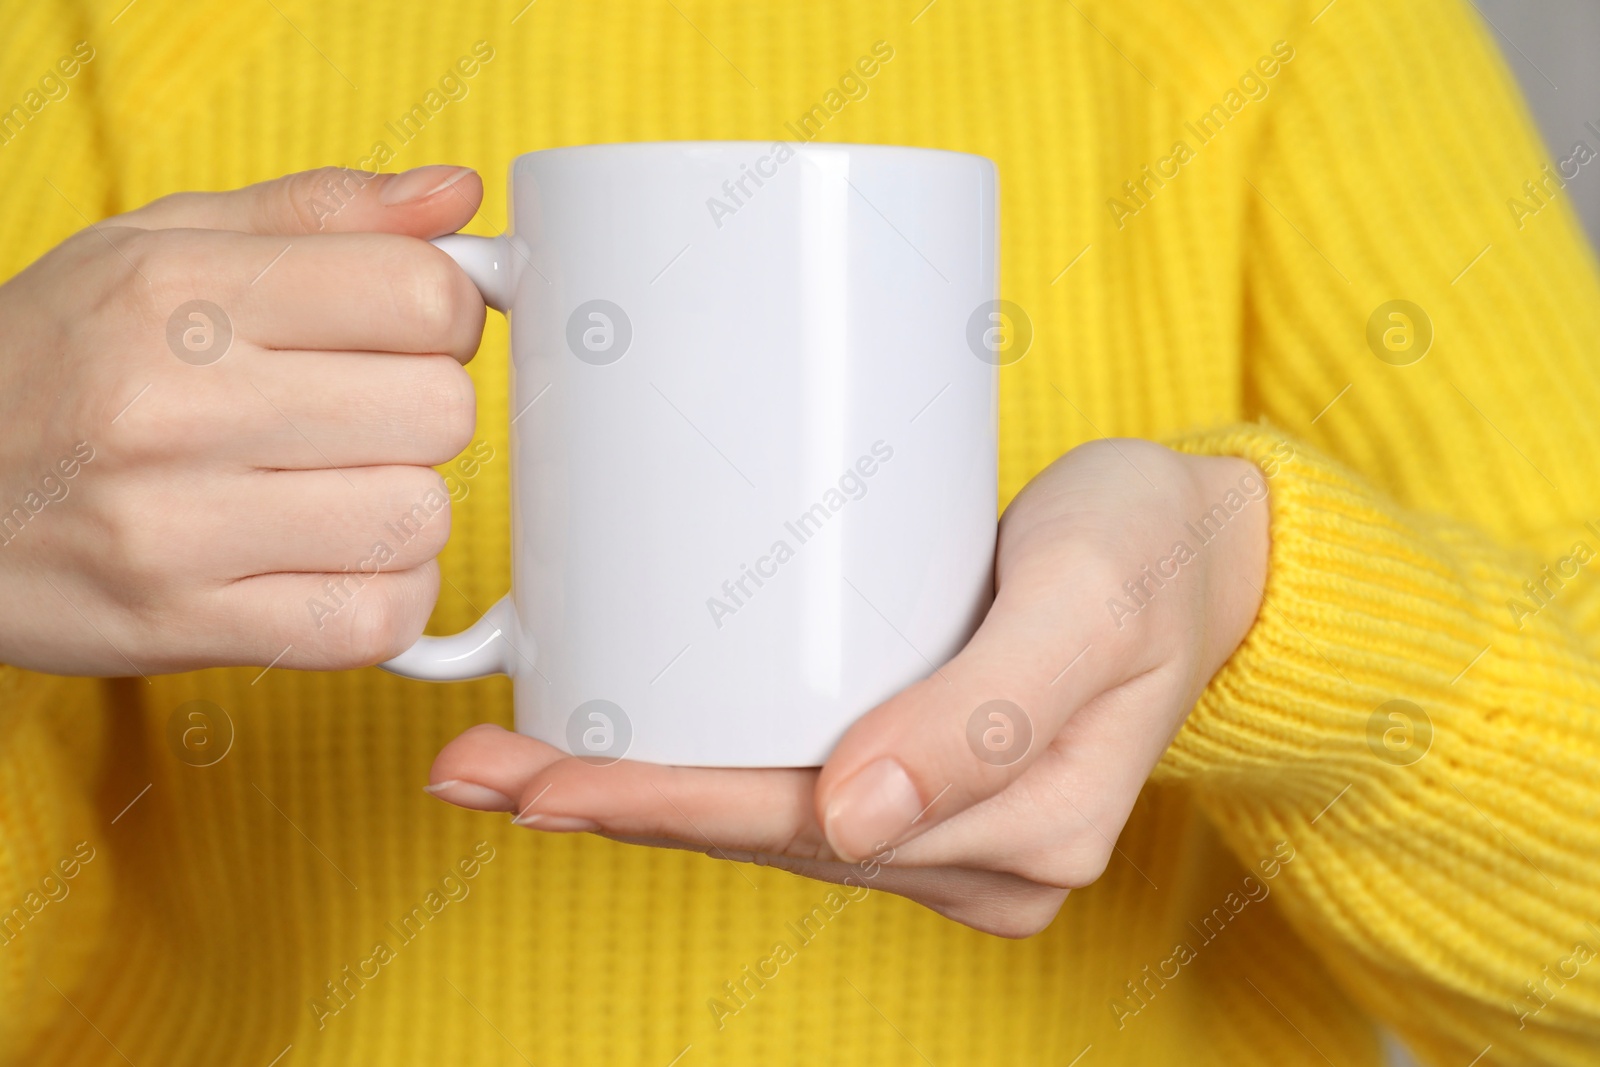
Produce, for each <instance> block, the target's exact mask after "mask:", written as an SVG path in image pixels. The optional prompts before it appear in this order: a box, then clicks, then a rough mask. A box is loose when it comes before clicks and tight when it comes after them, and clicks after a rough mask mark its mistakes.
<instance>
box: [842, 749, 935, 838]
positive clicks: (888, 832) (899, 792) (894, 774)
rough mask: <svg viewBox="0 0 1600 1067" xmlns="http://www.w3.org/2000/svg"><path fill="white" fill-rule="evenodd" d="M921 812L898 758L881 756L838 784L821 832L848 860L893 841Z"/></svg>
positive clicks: (920, 803) (912, 784)
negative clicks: (837, 789) (842, 783)
mask: <svg viewBox="0 0 1600 1067" xmlns="http://www.w3.org/2000/svg"><path fill="white" fill-rule="evenodd" d="M920 814H922V798H921V797H919V796H918V795H917V787H916V785H915V784H914V783H913V782H912V781H911V776H910V775H909V774H907V773H906V769H905V768H904V767H902V766H900V761H899V760H896V759H893V758H891V757H888V756H885V757H883V758H882V759H878V760H874V761H873V762H871V763H869V764H867V765H866V766H865V767H863V768H861V769H860V770H859V771H857V772H856V773H855V776H854V777H852V778H850V779H849V780H848V781H846V782H845V783H844V785H842V786H840V787H839V791H838V792H837V793H835V794H834V797H833V801H832V802H831V803H829V805H828V809H827V811H826V812H825V813H824V815H823V819H822V828H823V832H824V833H826V834H827V835H828V843H829V844H830V845H832V846H833V850H834V851H835V852H837V853H838V854H839V855H840V856H841V857H842V858H844V859H845V860H848V861H849V862H852V863H854V862H857V861H859V860H863V859H865V858H866V857H868V856H870V855H872V853H873V850H874V849H876V848H878V847H880V846H881V845H883V844H885V843H888V844H890V845H893V844H896V843H897V842H899V841H900V840H901V839H902V838H904V837H905V836H906V834H907V833H908V832H909V831H910V829H911V823H912V821H913V820H915V819H916V817H917V816H918V815H920Z"/></svg>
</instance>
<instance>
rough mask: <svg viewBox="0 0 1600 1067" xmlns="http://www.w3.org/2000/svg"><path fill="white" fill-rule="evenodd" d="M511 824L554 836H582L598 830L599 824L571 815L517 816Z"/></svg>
mask: <svg viewBox="0 0 1600 1067" xmlns="http://www.w3.org/2000/svg"><path fill="white" fill-rule="evenodd" d="M511 822H512V823H513V824H514V825H516V826H521V827H524V828H525V829H528V830H548V831H550V832H551V833H555V834H583V833H589V832H591V831H593V830H598V829H600V824H599V823H597V822H595V821H594V820H593V819H578V818H574V817H573V816H571V815H539V814H536V815H518V816H517V817H516V818H515V819H512V820H511Z"/></svg>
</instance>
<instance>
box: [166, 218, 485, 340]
mask: <svg viewBox="0 0 1600 1067" xmlns="http://www.w3.org/2000/svg"><path fill="white" fill-rule="evenodd" d="M136 244H137V247H138V248H140V249H148V251H142V252H139V253H137V254H138V255H139V258H140V259H141V260H142V261H143V266H142V267H141V268H140V270H141V273H143V274H144V275H145V276H146V277H147V278H149V279H150V281H151V283H152V286H153V287H154V288H153V290H152V291H153V294H154V296H153V299H155V300H156V301H157V302H158V306H157V307H156V309H155V310H156V311H157V312H158V313H160V314H161V315H163V316H166V315H167V314H169V313H170V312H172V311H173V310H174V309H177V308H179V307H181V306H182V305H184V304H186V303H188V302H190V301H195V300H205V301H209V302H211V303H213V304H216V305H217V306H218V307H219V308H221V309H222V313H223V314H224V315H225V316H226V320H227V321H226V326H227V327H228V329H229V331H230V335H231V337H232V339H233V341H234V343H237V342H239V341H247V342H251V343H253V344H255V345H257V346H259V347H262V348H275V349H313V350H329V349H335V350H339V349H342V350H350V351H380V352H419V353H443V354H449V355H453V356H455V357H456V358H457V359H458V360H460V361H461V362H463V363H464V362H466V361H467V360H469V359H471V358H472V355H473V353H474V352H475V351H477V347H478V342H479V340H480V338H481V337H482V333H483V321H484V315H485V311H484V304H483V297H482V296H481V295H480V294H479V293H478V290H477V288H476V287H475V286H474V285H473V284H472V281H471V279H469V278H468V277H467V275H466V272H465V271H463V270H462V269H461V268H460V267H458V266H456V264H455V263H454V261H452V260H451V259H450V257H449V256H448V255H446V254H445V253H443V252H441V251H440V250H439V249H437V248H435V247H434V246H432V245H430V244H429V243H428V242H426V241H419V240H417V239H416V238H414V237H404V236H397V235H395V234H385V233H359V234H325V235H315V236H309V237H261V236H254V235H249V234H236V233H222V232H219V231H212V230H195V229H189V230H163V231H159V232H157V233H153V234H148V235H140V236H139V239H138V241H137V242H136ZM208 325H211V326H213V327H214V326H215V325H216V324H208ZM225 356H226V352H223V353H218V354H217V359H222V358H224V357H225ZM215 361H216V360H212V361H210V362H215Z"/></svg>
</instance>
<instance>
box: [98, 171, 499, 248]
mask: <svg viewBox="0 0 1600 1067" xmlns="http://www.w3.org/2000/svg"><path fill="white" fill-rule="evenodd" d="M482 200H483V180H482V179H481V178H479V177H478V173H477V172H476V171H474V170H473V169H472V168H471V167H456V166H447V165H440V164H436V165H430V166H425V167H416V168H414V169H412V170H408V171H403V172H401V173H399V174H374V173H371V172H369V171H360V170H350V169H348V168H346V167H322V168H319V169H317V170H303V171H300V172H299V173H297V174H288V175H285V176H284V177H282V178H275V179H273V180H272V181H266V182H258V183H257V184H255V185H247V186H245V187H244V188H242V189H232V190H229V191H227V192H220V193H173V194H172V195H170V196H164V197H162V198H161V199H159V200H155V201H152V202H151V203H149V204H147V205H145V206H144V207H142V208H139V209H137V210H135V211H130V212H128V213H127V214H125V215H121V216H119V217H118V218H117V219H116V220H115V221H116V222H117V223H118V224H121V225H125V226H134V227H138V228H140V229H149V230H156V229H201V230H238V231H240V232H243V233H255V234H283V235H286V236H295V235H298V234H313V233H353V232H358V231H359V232H368V233H399V234H405V235H407V236H410V237H421V238H424V239H426V238H431V237H439V236H441V235H443V234H447V233H454V232H455V231H457V230H459V229H461V228H462V227H463V226H465V225H466V223H467V221H468V220H469V219H471V218H472V216H473V215H474V214H476V213H477V210H478V205H479V203H481V202H482Z"/></svg>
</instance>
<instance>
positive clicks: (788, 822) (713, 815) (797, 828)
mask: <svg viewBox="0 0 1600 1067" xmlns="http://www.w3.org/2000/svg"><path fill="white" fill-rule="evenodd" d="M815 780H816V772H815V771H813V770H787V769H780V770H735V769H725V768H701V767H667V766H661V765H658V764H653V763H636V762H633V761H630V760H622V761H619V762H617V763H611V764H598V763H593V762H590V761H587V760H583V759H578V758H575V757H566V758H564V759H559V760H556V761H553V762H551V763H548V764H546V765H545V766H543V767H542V768H540V769H539V771H538V772H537V773H535V774H533V775H532V776H531V777H530V778H529V779H528V780H527V781H526V782H525V783H523V784H522V785H521V788H520V790H519V791H518V793H517V794H515V796H516V799H517V801H518V804H517V809H518V811H519V813H520V814H519V816H518V822H519V823H520V824H521V825H524V826H529V827H534V828H538V829H553V828H562V829H564V828H568V826H569V825H570V824H577V823H586V824H588V825H587V826H585V827H584V828H585V829H590V828H596V827H598V828H601V829H604V830H605V831H607V832H609V833H616V834H624V835H628V836H632V837H665V838H672V839H675V840H679V841H683V842H685V843H687V844H690V845H694V846H704V847H710V848H715V849H732V850H737V851H743V852H765V853H774V854H778V853H786V854H790V855H796V856H804V857H808V858H825V859H831V858H833V856H832V853H831V852H829V851H828V848H827V842H826V841H825V840H824V839H823V837H822V833H821V829H820V828H819V827H818V826H817V823H816V820H815V819H814V818H813V817H812V803H811V791H812V786H813V783H814V782H815Z"/></svg>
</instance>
